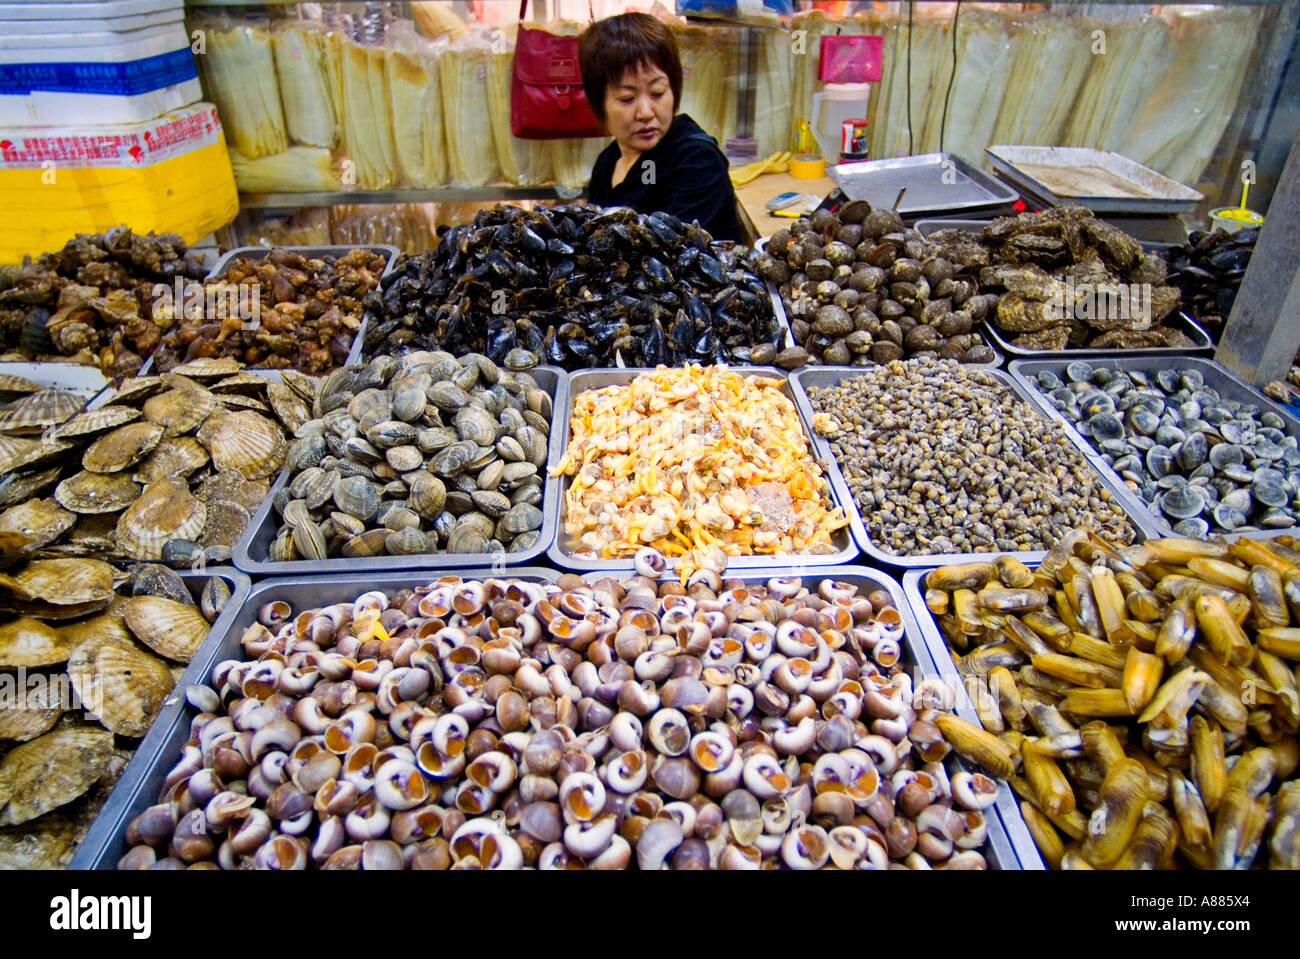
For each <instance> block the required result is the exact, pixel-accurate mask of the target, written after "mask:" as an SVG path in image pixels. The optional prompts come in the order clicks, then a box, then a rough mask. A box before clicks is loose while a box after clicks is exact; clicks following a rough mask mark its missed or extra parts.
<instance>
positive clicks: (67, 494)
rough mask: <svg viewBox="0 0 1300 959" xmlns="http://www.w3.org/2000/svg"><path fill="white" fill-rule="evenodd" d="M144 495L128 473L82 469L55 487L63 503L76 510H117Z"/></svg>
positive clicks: (55, 494)
mask: <svg viewBox="0 0 1300 959" xmlns="http://www.w3.org/2000/svg"><path fill="white" fill-rule="evenodd" d="M139 495H140V486H139V484H138V483H135V482H133V481H132V480H131V478H130V477H129V476H127V475H126V474H125V473H89V472H85V471H83V472H80V473H78V474H76V475H75V476H70V477H68V478H67V479H65V480H64V481H63V482H62V483H60V484H59V485H58V487H57V488H56V489H55V490H54V499H55V500H57V501H58V503H59V505H60V506H63V507H64V508H65V509H69V510H72V511H73V512H74V513H116V512H118V511H119V510H123V509H126V508H127V507H128V506H130V505H131V504H132V503H134V502H135V501H136V498H137V497H138V496H139Z"/></svg>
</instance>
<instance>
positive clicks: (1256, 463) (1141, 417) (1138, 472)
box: [1037, 360, 1300, 536]
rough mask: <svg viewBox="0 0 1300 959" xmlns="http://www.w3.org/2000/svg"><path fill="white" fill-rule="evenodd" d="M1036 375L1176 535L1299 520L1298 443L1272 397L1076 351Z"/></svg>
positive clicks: (1187, 372) (1282, 525)
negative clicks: (1058, 369) (1061, 366)
mask: <svg viewBox="0 0 1300 959" xmlns="http://www.w3.org/2000/svg"><path fill="white" fill-rule="evenodd" d="M1037 383H1038V388H1039V389H1040V390H1041V391H1042V392H1043V393H1044V394H1046V396H1047V398H1048V399H1049V400H1050V401H1051V402H1052V405H1053V406H1055V407H1056V408H1057V409H1058V410H1060V411H1061V413H1063V414H1064V415H1065V416H1066V417H1068V418H1070V419H1071V421H1072V422H1073V423H1074V425H1075V429H1076V430H1078V431H1079V433H1080V434H1081V435H1082V436H1083V437H1084V438H1085V439H1087V440H1088V441H1089V442H1091V443H1092V444H1093V446H1094V447H1096V448H1097V450H1098V452H1100V453H1101V455H1102V458H1103V459H1104V460H1106V462H1107V463H1109V464H1110V466H1111V468H1112V469H1113V470H1115V472H1116V473H1118V474H1119V475H1120V476H1121V478H1123V480H1124V481H1125V482H1126V483H1127V484H1128V485H1129V487H1130V488H1132V489H1133V490H1135V491H1136V492H1137V493H1139V494H1141V496H1142V498H1143V499H1144V500H1146V501H1147V502H1148V503H1149V504H1150V505H1151V508H1152V510H1153V511H1154V512H1155V513H1157V514H1159V515H1161V516H1163V517H1164V518H1165V520H1166V521H1167V522H1168V523H1169V524H1170V525H1171V526H1172V527H1173V529H1174V531H1175V532H1176V533H1178V534H1179V535H1180V536H1205V535H1206V534H1208V533H1209V532H1210V531H1211V530H1213V531H1214V532H1220V533H1234V532H1247V531H1250V530H1258V529H1288V528H1290V527H1293V526H1296V525H1300V520H1298V517H1300V450H1298V449H1297V448H1296V437H1295V436H1294V435H1288V434H1287V433H1286V432H1285V428H1286V421H1285V420H1284V419H1283V418H1282V416H1281V415H1280V414H1279V413H1277V412H1276V411H1275V410H1272V409H1268V408H1266V407H1267V404H1264V403H1262V402H1261V403H1241V402H1239V401H1237V400H1234V399H1229V398H1227V397H1223V396H1220V395H1219V392H1218V390H1216V389H1214V388H1213V387H1211V386H1207V385H1206V384H1205V378H1204V376H1203V374H1202V373H1201V371H1200V370H1198V369H1195V368H1192V369H1182V370H1180V369H1177V368H1175V367H1172V366H1163V367H1160V368H1159V369H1155V370H1153V371H1152V372H1150V373H1147V372H1143V371H1142V370H1115V369H1112V368H1110V367H1108V366H1103V365H1101V364H1099V363H1095V361H1094V363H1092V364H1090V363H1087V362H1084V361H1082V360H1076V361H1074V362H1073V363H1070V364H1069V365H1068V366H1067V367H1066V369H1065V379H1064V381H1063V380H1062V379H1061V378H1060V377H1059V376H1057V375H1056V374H1055V373H1052V372H1050V371H1046V370H1045V371H1043V372H1042V373H1039V374H1038V377H1037Z"/></svg>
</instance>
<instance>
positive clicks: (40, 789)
mask: <svg viewBox="0 0 1300 959" xmlns="http://www.w3.org/2000/svg"><path fill="white" fill-rule="evenodd" d="M112 755H113V734H112V733H110V732H107V731H106V730H103V729H98V728H92V727H88V726H76V727H71V728H68V729H58V730H55V731H54V732H51V733H46V734H45V735H44V736H41V737H39V738H37V739H33V740H32V741H31V742H29V743H24V744H23V745H21V746H16V747H14V748H13V749H11V750H10V751H9V752H8V753H6V754H5V756H4V758H3V759H0V826H16V825H19V824H21V823H25V822H29V821H31V820H33V819H35V818H36V817H37V816H42V815H44V814H45V813H47V812H49V811H50V810H52V809H57V808H58V807H60V806H63V805H66V804H67V803H70V802H72V801H73V800H74V799H76V798H77V797H79V796H81V795H82V794H83V793H85V792H86V790H88V789H89V788H90V787H91V786H93V785H94V784H95V781H96V780H98V779H99V778H100V777H101V776H102V775H104V772H105V770H106V769H107V767H108V763H109V760H110V759H111V757H112Z"/></svg>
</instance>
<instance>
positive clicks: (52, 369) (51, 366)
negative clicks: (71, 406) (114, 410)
mask: <svg viewBox="0 0 1300 959" xmlns="http://www.w3.org/2000/svg"><path fill="white" fill-rule="evenodd" d="M146 362H148V361H147V360H146ZM0 376H21V377H23V378H24V379H28V380H31V381H32V382H33V383H39V384H41V386H44V387H47V388H52V389H60V390H67V391H68V392H70V393H76V394H77V395H78V396H80V397H81V398H82V399H84V400H90V399H93V398H94V396H95V394H96V393H98V392H100V390H102V389H103V388H104V387H106V386H107V385H108V378H107V377H105V376H104V374H103V373H101V372H100V371H99V367H97V366H92V365H90V364H87V363H58V362H51V363H45V362H30V363H28V362H21V361H16V360H9V361H5V362H2V363H0Z"/></svg>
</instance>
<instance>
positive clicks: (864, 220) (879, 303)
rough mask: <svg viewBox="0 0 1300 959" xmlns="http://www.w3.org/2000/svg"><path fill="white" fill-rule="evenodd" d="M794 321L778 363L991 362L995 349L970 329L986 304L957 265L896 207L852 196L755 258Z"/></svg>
mask: <svg viewBox="0 0 1300 959" xmlns="http://www.w3.org/2000/svg"><path fill="white" fill-rule="evenodd" d="M757 265H758V269H759V273H760V274H761V275H762V276H764V277H766V278H767V279H769V280H771V281H772V282H773V283H775V284H776V285H777V287H778V289H779V290H780V292H781V299H782V301H783V302H784V303H785V309H786V312H787V313H788V314H789V317H790V331H791V333H792V334H793V336H794V345H793V346H790V347H789V348H787V349H785V350H782V351H781V353H780V354H779V355H778V356H777V357H776V359H775V362H776V365H777V366H781V367H784V368H786V369H795V368H796V367H799V366H803V365H804V364H805V363H832V364H842V365H847V364H850V363H852V364H853V365H855V366H866V365H869V364H871V363H888V362H890V361H892V360H897V359H901V358H903V357H904V356H938V357H942V358H945V359H956V360H962V361H964V362H970V363H989V362H992V361H993V360H994V359H995V354H994V353H993V350H992V349H990V348H989V346H988V345H987V344H986V343H985V342H984V340H983V338H982V337H981V336H980V335H979V334H978V333H973V332H971V327H972V326H973V325H974V324H975V323H976V322H978V321H979V320H980V319H982V318H983V316H984V312H985V311H986V310H987V309H988V302H987V301H986V300H984V299H981V298H980V297H978V296H976V294H977V293H978V292H979V286H978V283H977V282H976V281H975V280H973V279H970V278H959V277H958V276H957V273H958V270H959V269H960V264H956V263H953V262H952V261H951V260H949V259H948V258H947V257H946V256H945V255H944V253H943V251H942V250H941V249H940V248H939V247H937V246H935V245H933V244H931V243H927V242H926V241H925V240H924V239H923V238H922V237H921V234H919V233H917V232H916V231H915V230H912V229H907V228H905V227H904V226H903V221H902V219H900V218H899V216H898V214H897V213H896V212H895V211H893V210H884V209H877V210H873V209H872V208H871V204H870V203H868V202H867V201H866V200H852V201H850V202H848V203H846V204H844V206H843V207H841V208H840V209H839V210H838V211H837V212H836V213H831V212H830V211H829V210H818V211H816V212H815V213H813V214H812V216H811V217H800V218H799V219H798V220H796V221H795V224H794V226H792V227H790V228H789V229H782V230H777V231H776V233H774V234H772V237H771V239H769V240H768V242H767V246H766V248H765V250H764V252H763V254H760V255H759V257H758V259H757Z"/></svg>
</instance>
